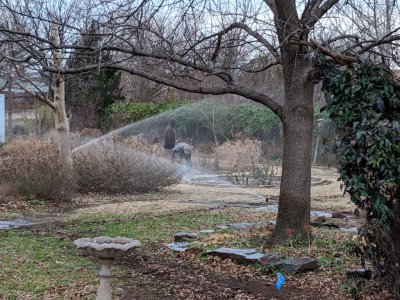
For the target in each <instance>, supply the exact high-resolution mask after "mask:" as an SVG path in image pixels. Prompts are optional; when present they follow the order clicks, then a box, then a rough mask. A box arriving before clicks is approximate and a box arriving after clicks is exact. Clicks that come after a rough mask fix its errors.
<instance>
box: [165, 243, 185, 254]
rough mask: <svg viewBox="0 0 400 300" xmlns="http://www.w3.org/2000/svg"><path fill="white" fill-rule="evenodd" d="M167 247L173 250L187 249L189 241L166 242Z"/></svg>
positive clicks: (181, 250) (182, 250)
mask: <svg viewBox="0 0 400 300" xmlns="http://www.w3.org/2000/svg"><path fill="white" fill-rule="evenodd" d="M167 248H169V249H171V250H172V251H175V252H185V251H186V250H188V249H189V243H188V242H175V243H169V244H167Z"/></svg>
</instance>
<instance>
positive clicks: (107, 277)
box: [74, 237, 140, 300]
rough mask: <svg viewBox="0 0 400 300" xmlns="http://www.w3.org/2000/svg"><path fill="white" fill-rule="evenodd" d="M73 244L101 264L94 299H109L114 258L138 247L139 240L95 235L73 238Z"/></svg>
mask: <svg viewBox="0 0 400 300" xmlns="http://www.w3.org/2000/svg"><path fill="white" fill-rule="evenodd" d="M74 244H75V246H76V247H77V248H78V249H79V250H80V251H81V253H82V254H83V255H85V256H92V257H95V258H96V259H97V260H98V261H99V262H100V264H101V269H100V272H99V273H98V276H99V279H100V284H99V287H98V289H97V296H96V300H111V299H112V298H111V278H112V273H111V265H112V263H113V262H114V261H115V259H116V258H118V257H123V256H125V255H127V254H128V253H130V252H131V251H132V250H133V249H135V248H137V247H139V246H140V242H139V241H138V240H133V239H128V238H111V237H95V238H94V239H90V238H81V239H78V240H75V241H74Z"/></svg>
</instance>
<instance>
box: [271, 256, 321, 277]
mask: <svg viewBox="0 0 400 300" xmlns="http://www.w3.org/2000/svg"><path fill="white" fill-rule="evenodd" d="M276 266H277V267H278V268H279V269H281V270H284V271H286V272H287V273H301V272H306V271H313V270H316V269H318V268H319V265H318V263H317V261H316V260H315V259H311V258H306V257H304V258H290V259H282V260H280V261H278V262H277V263H276Z"/></svg>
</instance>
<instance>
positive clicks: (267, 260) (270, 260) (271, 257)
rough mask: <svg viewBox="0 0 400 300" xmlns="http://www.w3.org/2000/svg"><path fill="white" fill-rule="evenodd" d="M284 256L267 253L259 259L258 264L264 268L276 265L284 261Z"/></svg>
mask: <svg viewBox="0 0 400 300" xmlns="http://www.w3.org/2000/svg"><path fill="white" fill-rule="evenodd" d="M282 258H283V256H282V255H281V254H279V253H274V252H271V253H266V254H264V255H263V256H262V257H260V258H259V259H258V262H259V263H260V264H261V265H263V266H268V265H275V264H276V263H277V262H278V261H280V260H282Z"/></svg>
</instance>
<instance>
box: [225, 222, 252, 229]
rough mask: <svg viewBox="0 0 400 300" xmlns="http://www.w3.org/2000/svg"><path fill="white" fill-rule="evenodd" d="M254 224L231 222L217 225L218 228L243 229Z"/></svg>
mask: <svg viewBox="0 0 400 300" xmlns="http://www.w3.org/2000/svg"><path fill="white" fill-rule="evenodd" d="M254 226H255V225H254V224H251V223H231V224H223V225H219V226H217V228H218V229H229V228H231V229H234V230H244V229H246V228H250V227H254Z"/></svg>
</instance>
